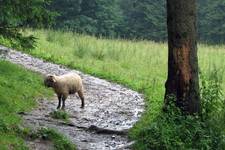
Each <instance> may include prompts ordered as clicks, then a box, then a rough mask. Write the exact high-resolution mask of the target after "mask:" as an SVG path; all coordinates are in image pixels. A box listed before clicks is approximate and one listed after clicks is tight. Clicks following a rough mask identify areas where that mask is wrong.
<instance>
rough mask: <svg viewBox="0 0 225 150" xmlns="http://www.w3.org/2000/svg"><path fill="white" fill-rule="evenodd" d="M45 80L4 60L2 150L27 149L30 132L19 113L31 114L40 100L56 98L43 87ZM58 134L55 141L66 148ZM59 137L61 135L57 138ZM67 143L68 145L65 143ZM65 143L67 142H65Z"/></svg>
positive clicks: (1, 64) (0, 80)
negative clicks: (26, 141) (30, 111)
mask: <svg viewBox="0 0 225 150" xmlns="http://www.w3.org/2000/svg"><path fill="white" fill-rule="evenodd" d="M42 82H43V81H42V77H41V76H40V75H38V74H36V73H33V72H31V71H27V70H25V69H23V68H21V67H18V66H16V65H14V64H11V63H9V62H7V61H3V60H0V149H1V150H8V149H17V150H19V149H21V150H22V149H27V146H26V145H25V143H24V138H25V137H26V136H28V135H29V134H30V133H29V131H30V130H29V129H26V128H21V123H22V119H21V117H20V116H19V115H18V113H19V112H24V111H29V110H31V109H32V108H34V107H35V106H36V101H35V99H36V98H41V97H49V96H52V92H51V91H50V90H48V89H46V88H45V87H44V86H43V84H42ZM50 131H51V133H54V136H51V140H53V142H55V145H57V146H58V147H60V146H61V147H62V145H61V143H62V142H61V141H65V140H61V141H58V142H57V139H60V135H59V134H57V133H55V132H53V131H52V130H49V131H48V132H50ZM56 135H57V136H56ZM64 143H66V142H64ZM67 143H68V142H67ZM62 144H63V143H62Z"/></svg>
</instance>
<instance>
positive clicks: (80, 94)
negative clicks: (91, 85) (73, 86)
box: [77, 90, 84, 108]
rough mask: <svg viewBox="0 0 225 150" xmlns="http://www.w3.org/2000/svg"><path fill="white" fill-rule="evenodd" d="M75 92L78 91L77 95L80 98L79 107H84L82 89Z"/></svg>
mask: <svg viewBox="0 0 225 150" xmlns="http://www.w3.org/2000/svg"><path fill="white" fill-rule="evenodd" d="M77 93H78V95H79V97H80V99H81V107H80V108H84V94H83V91H82V90H80V91H78V92H77Z"/></svg>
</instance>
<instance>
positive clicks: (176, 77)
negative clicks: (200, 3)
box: [165, 0, 200, 114]
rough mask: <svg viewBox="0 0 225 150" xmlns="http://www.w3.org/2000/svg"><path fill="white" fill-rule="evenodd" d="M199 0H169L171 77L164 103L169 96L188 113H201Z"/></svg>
mask: <svg viewBox="0 0 225 150" xmlns="http://www.w3.org/2000/svg"><path fill="white" fill-rule="evenodd" d="M196 14H197V12H196V0H167V29H168V45H169V58H168V77H167V81H166V85H165V86H166V93H165V104H166V105H167V104H168V103H169V100H171V99H170V96H172V97H175V100H176V105H177V106H178V107H179V108H181V110H182V111H183V112H186V113H188V114H193V113H199V112H200V96H199V79H198V58H197V42H196V34H197V31H196Z"/></svg>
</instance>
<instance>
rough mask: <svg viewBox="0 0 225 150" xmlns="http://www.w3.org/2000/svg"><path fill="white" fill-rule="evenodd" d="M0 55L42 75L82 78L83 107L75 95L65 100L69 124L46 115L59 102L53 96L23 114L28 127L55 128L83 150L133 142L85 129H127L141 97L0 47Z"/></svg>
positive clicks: (124, 146) (141, 103) (134, 118)
mask: <svg viewBox="0 0 225 150" xmlns="http://www.w3.org/2000/svg"><path fill="white" fill-rule="evenodd" d="M1 54H2V56H1V57H4V59H6V60H8V61H10V62H12V63H15V64H19V65H22V66H24V67H25V68H27V69H30V70H33V71H36V72H39V73H41V74H43V75H46V74H56V75H60V74H64V73H67V72H71V71H72V72H76V73H78V74H79V75H80V76H81V77H82V79H83V82H84V88H85V108H84V109H81V108H80V105H81V102H80V99H79V98H78V97H77V96H76V95H71V96H70V97H69V98H68V99H67V100H66V110H65V111H67V113H68V114H69V116H70V117H69V120H70V122H71V124H63V123H62V121H60V120H56V119H52V118H51V117H50V116H49V113H50V112H52V111H54V110H55V109H56V107H57V103H58V100H57V97H56V95H55V96H54V97H53V98H52V99H50V100H47V99H40V100H39V101H38V103H39V107H38V108H36V109H34V110H32V111H31V112H28V113H25V114H24V115H23V118H24V121H25V123H26V124H27V125H29V126H31V127H33V128H39V127H51V128H55V129H57V130H58V131H59V132H61V133H63V134H64V135H66V136H67V137H68V138H69V139H70V140H71V141H72V142H73V143H75V144H76V145H77V148H78V149H82V150H84V149H87V150H108V149H110V150H111V149H129V145H131V143H133V141H129V140H128V138H127V135H119V134H116V132H115V134H107V133H106V134H103V133H101V134H98V133H96V132H95V131H92V130H87V129H88V128H89V127H90V126H96V127H98V128H102V129H106V130H114V131H126V130H128V129H130V128H131V127H132V126H133V125H134V124H135V123H136V122H137V121H138V119H139V118H140V116H141V114H142V112H143V110H144V100H143V96H142V95H141V94H139V93H137V92H135V91H132V90H130V89H128V88H126V87H124V86H121V85H118V84H114V83H111V82H108V81H105V80H103V79H99V78H96V77H93V76H90V75H87V74H84V73H82V72H80V71H76V70H71V69H69V68H66V67H64V66H61V65H57V64H52V63H49V62H45V61H43V60H41V59H37V58H34V57H32V56H30V55H27V54H24V53H21V52H18V51H15V50H12V49H8V48H6V47H3V46H0V55H1ZM28 143H29V142H28ZM32 145H34V143H32ZM31 148H32V147H31ZM34 149H35V148H34Z"/></svg>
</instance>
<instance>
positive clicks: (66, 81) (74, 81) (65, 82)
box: [58, 73, 83, 94]
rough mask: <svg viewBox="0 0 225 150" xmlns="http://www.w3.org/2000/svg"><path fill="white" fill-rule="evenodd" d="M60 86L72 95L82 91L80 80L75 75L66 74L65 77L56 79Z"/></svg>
mask: <svg viewBox="0 0 225 150" xmlns="http://www.w3.org/2000/svg"><path fill="white" fill-rule="evenodd" d="M58 81H59V82H60V84H61V86H62V87H64V89H65V88H67V89H65V90H68V91H69V93H70V94H73V93H75V92H77V91H79V90H82V88H83V87H82V79H81V77H80V76H79V75H77V74H75V73H68V74H65V75H61V76H59V78H58Z"/></svg>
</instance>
